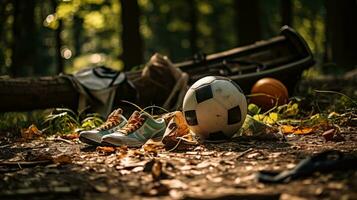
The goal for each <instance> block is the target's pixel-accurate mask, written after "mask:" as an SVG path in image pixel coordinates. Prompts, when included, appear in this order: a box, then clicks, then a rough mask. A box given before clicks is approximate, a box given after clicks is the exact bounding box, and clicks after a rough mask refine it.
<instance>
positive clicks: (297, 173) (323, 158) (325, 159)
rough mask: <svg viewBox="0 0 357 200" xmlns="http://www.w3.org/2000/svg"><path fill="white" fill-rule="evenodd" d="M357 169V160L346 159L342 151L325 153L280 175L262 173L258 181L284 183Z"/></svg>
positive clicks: (306, 160)
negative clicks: (320, 174)
mask: <svg viewBox="0 0 357 200" xmlns="http://www.w3.org/2000/svg"><path fill="white" fill-rule="evenodd" d="M348 169H354V170H356V169H357V158H345V156H344V155H343V154H342V153H341V152H340V151H334V150H331V151H325V152H322V153H319V154H317V155H314V156H312V157H309V158H306V159H304V160H302V161H301V162H300V163H299V164H298V165H296V167H295V168H293V169H291V170H286V171H282V172H280V173H276V172H269V171H261V172H258V175H257V176H258V180H259V181H260V182H264V183H282V182H289V181H291V180H294V179H298V178H302V177H306V176H310V175H312V174H313V173H314V172H331V171H334V170H348Z"/></svg>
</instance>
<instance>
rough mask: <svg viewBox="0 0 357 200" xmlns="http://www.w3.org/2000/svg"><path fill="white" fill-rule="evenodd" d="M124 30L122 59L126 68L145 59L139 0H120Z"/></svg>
mask: <svg viewBox="0 0 357 200" xmlns="http://www.w3.org/2000/svg"><path fill="white" fill-rule="evenodd" d="M120 3H121V8H122V11H121V23H122V27H123V29H122V30H123V31H122V37H121V38H122V39H121V41H122V46H123V54H122V59H123V62H124V70H125V71H127V70H130V68H132V67H134V66H136V65H140V64H142V63H143V61H144V55H143V41H142V38H141V35H140V29H139V23H140V22H139V19H140V8H139V5H138V2H137V0H129V1H128V0H120Z"/></svg>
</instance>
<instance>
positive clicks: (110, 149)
mask: <svg viewBox="0 0 357 200" xmlns="http://www.w3.org/2000/svg"><path fill="white" fill-rule="evenodd" d="M96 150H97V151H98V152H99V153H103V154H111V153H114V152H115V148H114V147H97V148H96Z"/></svg>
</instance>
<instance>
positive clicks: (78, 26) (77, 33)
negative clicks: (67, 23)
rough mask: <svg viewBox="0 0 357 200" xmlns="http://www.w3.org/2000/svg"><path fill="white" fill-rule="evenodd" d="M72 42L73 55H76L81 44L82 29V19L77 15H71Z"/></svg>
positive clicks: (79, 50) (79, 51)
mask: <svg viewBox="0 0 357 200" xmlns="http://www.w3.org/2000/svg"><path fill="white" fill-rule="evenodd" d="M72 29H73V42H74V45H73V46H74V55H75V56H78V55H79V54H80V53H81V46H82V31H83V19H82V18H80V17H79V16H78V15H74V16H73V28H72Z"/></svg>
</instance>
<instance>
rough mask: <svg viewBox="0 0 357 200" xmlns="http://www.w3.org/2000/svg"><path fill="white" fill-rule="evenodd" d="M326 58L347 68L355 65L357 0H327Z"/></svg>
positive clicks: (356, 50)
mask: <svg viewBox="0 0 357 200" xmlns="http://www.w3.org/2000/svg"><path fill="white" fill-rule="evenodd" d="M326 11H327V12H326V13H327V17H326V22H327V23H326V25H327V31H326V34H327V35H326V36H327V41H328V48H327V50H326V52H327V54H328V60H329V61H332V62H335V63H336V64H337V65H338V67H340V68H341V67H345V68H347V69H353V68H356V65H357V59H356V55H357V48H356V47H357V38H356V36H357V26H356V24H357V2H356V1H355V0H344V1H336V0H327V1H326Z"/></svg>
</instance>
